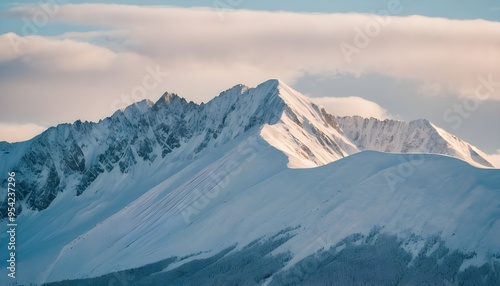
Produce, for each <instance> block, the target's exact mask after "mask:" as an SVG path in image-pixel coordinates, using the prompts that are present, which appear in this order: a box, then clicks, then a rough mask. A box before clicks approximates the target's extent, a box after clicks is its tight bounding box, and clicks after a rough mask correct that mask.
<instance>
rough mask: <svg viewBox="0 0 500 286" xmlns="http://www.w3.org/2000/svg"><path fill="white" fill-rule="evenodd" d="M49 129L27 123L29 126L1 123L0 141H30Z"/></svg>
mask: <svg viewBox="0 0 500 286" xmlns="http://www.w3.org/2000/svg"><path fill="white" fill-rule="evenodd" d="M46 129H47V127H45V126H41V125H37V124H32V123H27V124H3V123H0V139H1V140H0V141H7V142H20V141H25V140H29V139H31V138H33V137H35V136H36V135H38V134H40V133H41V132H43V131H45V130H46Z"/></svg>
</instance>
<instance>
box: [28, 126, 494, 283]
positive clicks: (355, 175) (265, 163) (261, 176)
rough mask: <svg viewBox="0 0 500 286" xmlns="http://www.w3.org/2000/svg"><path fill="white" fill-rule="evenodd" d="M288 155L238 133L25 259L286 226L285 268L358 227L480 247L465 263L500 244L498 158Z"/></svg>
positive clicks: (139, 256) (60, 266) (186, 244)
mask: <svg viewBox="0 0 500 286" xmlns="http://www.w3.org/2000/svg"><path fill="white" fill-rule="evenodd" d="M254 136H256V135H254ZM242 144H243V145H242ZM241 146H244V148H242V147H241ZM238 149H240V150H247V151H248V150H251V152H247V151H246V152H240V151H238ZM286 164H287V158H286V156H284V155H283V153H281V152H280V151H278V150H276V149H275V148H273V147H272V146H270V145H268V143H266V142H265V141H264V140H262V139H258V136H257V137H250V138H241V139H239V140H236V141H235V142H232V143H229V144H228V145H225V146H224V147H221V148H218V149H217V150H215V151H214V152H211V153H210V154H207V155H206V156H204V157H203V158H200V159H199V160H197V161H195V162H193V163H192V164H190V165H189V166H187V167H186V168H184V169H183V170H181V171H180V172H177V173H176V174H175V175H174V176H171V177H169V178H167V179H166V180H165V181H163V182H161V183H159V184H158V185H156V186H155V187H152V188H150V189H149V190H148V191H147V192H145V193H144V194H143V195H142V196H140V197H139V198H138V199H136V200H135V201H134V202H132V203H130V204H129V205H127V206H126V207H125V208H123V209H122V210H120V211H118V212H116V213H115V214H114V215H112V216H111V217H109V218H108V219H105V220H104V221H102V222H100V223H98V224H97V225H96V226H95V227H92V228H91V229H89V230H88V231H85V232H82V233H81V234H80V235H78V237H75V239H73V240H72V241H68V242H66V243H64V244H60V243H59V242H57V241H56V242H54V241H53V240H50V239H44V241H45V243H46V244H45V245H44V246H45V247H51V245H57V248H60V251H59V252H57V256H52V257H50V259H49V258H47V257H44V258H41V257H38V259H35V260H32V261H29V262H31V263H32V264H27V263H25V264H20V267H24V268H29V269H33V270H34V271H33V273H39V274H40V273H41V275H40V276H38V277H37V281H38V282H41V281H55V280H62V279H69V278H72V279H74V278H85V277H91V276H98V275H101V274H105V273H109V272H113V271H117V270H122V269H129V268H133V267H138V266H142V265H145V264H147V263H152V262H156V261H159V260H161V259H165V258H168V257H171V256H179V257H182V256H187V255H194V256H192V259H201V258H206V257H210V256H212V255H214V254H215V253H217V252H219V251H222V250H223V249H225V248H227V247H229V246H232V245H236V249H235V250H234V252H237V251H240V250H241V249H242V248H244V247H245V246H246V245H247V244H249V243H251V242H252V241H254V240H255V239H258V238H261V237H265V236H269V235H271V234H273V233H276V232H279V231H280V230H283V229H286V228H288V227H289V228H294V229H295V231H294V233H295V236H293V237H292V238H291V239H290V240H288V241H287V242H286V243H285V244H283V245H282V246H281V247H280V248H278V249H277V250H276V251H275V252H274V253H275V254H278V253H280V252H288V251H289V252H290V253H291V254H292V259H291V260H290V261H289V262H288V263H287V265H286V266H285V267H284V268H283V270H284V269H287V268H289V267H291V266H292V265H294V264H295V263H297V262H298V261H300V260H301V259H302V258H305V257H307V256H308V255H310V254H312V253H314V252H315V251H318V250H320V249H321V248H324V247H329V246H333V245H335V244H336V243H338V242H340V241H341V240H342V239H343V238H345V237H347V236H349V235H350V234H354V233H361V234H365V235H368V234H369V233H370V231H371V230H372V229H373V228H374V227H380V228H382V229H383V232H384V233H388V234H395V235H397V236H398V237H400V238H401V239H406V240H407V241H409V243H407V245H406V246H405V247H406V249H408V251H410V252H411V253H413V254H414V255H417V254H418V253H419V252H420V250H422V248H424V246H425V245H424V242H425V241H426V239H427V238H429V237H432V236H438V237H440V239H442V240H444V242H445V245H446V247H448V248H450V249H451V250H459V251H462V252H465V253H468V252H471V251H475V252H476V254H477V255H476V256H474V257H472V258H471V259H467V260H466V261H465V262H464V263H463V264H464V267H466V266H469V265H479V266H480V265H483V264H484V263H490V262H492V261H495V259H496V258H495V257H498V255H500V244H499V243H498V239H497V238H498V235H499V234H500V220H499V218H500V209H499V208H498V202H499V201H500V171H498V170H487V169H476V168H474V167H472V166H470V165H469V164H467V163H465V162H462V161H459V160H457V159H454V158H449V157H445V156H438V155H419V156H416V155H404V154H399V155H398V154H392V155H391V154H384V153H376V152H362V153H359V154H355V155H353V156H349V157H347V158H344V159H342V160H338V161H336V162H334V163H331V164H328V165H326V166H323V167H319V168H312V169H289V168H287V167H286ZM404 168H409V169H410V170H412V171H411V172H409V173H408V171H404V172H402V171H401V169H404ZM404 170H406V169H404ZM391 176H400V177H402V178H403V179H404V182H400V181H392V180H390V179H388V178H391ZM138 180H139V181H141V180H140V179H138ZM127 192H128V191H127ZM85 196H88V197H91V196H90V193H89V195H87V194H85V195H83V197H85ZM56 205H59V204H56ZM79 205H80V204H76V206H79ZM51 209H52V207H51V208H49V209H48V210H47V211H44V212H41V213H39V214H33V216H32V217H25V220H26V221H29V220H31V219H34V220H40V221H45V222H48V221H51V220H52V219H53V217H54V216H55V215H58V217H59V221H58V223H59V224H61V223H64V221H65V220H66V223H68V224H71V223H74V222H73V221H72V220H71V218H70V217H69V216H66V215H65V214H66V213H67V212H68V211H70V210H69V208H68V209H66V210H62V209H59V210H58V211H57V212H56V213H57V214H56V213H53V212H51ZM229 214H230V215H229ZM88 215H89V216H93V212H92V213H90V214H88ZM24 224H25V223H23V224H21V225H24ZM47 227H48V226H47V225H44V226H43V228H47ZM52 227H53V228H56V229H57V226H55V225H53V226H52ZM22 231H23V232H25V233H27V234H29V233H37V232H38V231H39V229H37V228H34V227H33V226H30V227H27V228H26V229H23V230H22ZM46 231H47V232H49V233H52V232H53V231H54V229H49V230H46ZM44 237H45V234H44V235H42V236H40V238H44ZM319 238H321V240H320V242H321V243H319V242H318V239H319ZM37 245H39V242H36V241H31V242H30V241H28V242H24V243H23V244H22V245H21V247H20V249H29V250H30V251H33V249H34V248H35V246H37ZM41 261H44V263H40V262H41ZM180 265H182V263H179V264H177V265H173V266H171V267H174V268H175V267H178V266H180Z"/></svg>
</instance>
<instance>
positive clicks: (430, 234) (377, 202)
mask: <svg viewBox="0 0 500 286" xmlns="http://www.w3.org/2000/svg"><path fill="white" fill-rule="evenodd" d="M0 148H1V149H0V150H1V153H0V160H1V161H2V162H3V163H2V165H1V166H0V171H1V172H4V173H6V172H8V171H15V172H16V180H18V187H17V192H18V200H19V202H20V203H19V204H18V205H17V208H18V213H20V215H19V217H18V224H19V233H23V235H22V236H19V238H18V239H19V241H18V246H19V247H18V248H19V257H21V258H22V259H21V260H20V262H19V268H20V269H30V270H31V271H30V273H29V274H26V275H23V279H24V280H25V281H21V282H22V283H26V284H29V283H44V282H53V281H60V280H64V279H90V278H93V277H97V276H100V275H106V274H110V273H114V275H115V276H116V275H118V274H117V273H120V275H123V274H124V273H128V274H127V275H129V274H133V275H132V276H133V278H131V279H132V280H131V282H130V283H129V284H130V285H155V284H161V281H169V283H171V284H172V285H185V284H186V283H187V282H189V281H191V282H190V283H194V284H197V283H196V281H202V280H201V279H203V278H206V279H208V278H207V277H212V278H210V279H214V280H213V281H212V280H211V281H212V282H213V283H215V284H217V283H218V282H217V281H219V280H217V279H219V278H221V277H225V278H224V279H234V281H233V280H231V281H232V282H233V283H232V284H251V285H253V284H265V285H289V284H300V283H298V282H297V281H299V282H300V281H302V282H303V283H304V284H308V283H309V284H317V283H316V282H317V281H318V280H315V279H319V280H321V279H323V278H324V277H323V276H322V275H326V274H325V273H337V274H336V275H337V276H335V277H336V278H335V279H337V278H338V279H339V280H338V281H344V282H345V281H350V280H349V279H352V277H353V276H352V275H353V274H352V273H351V272H349V271H352V265H351V266H349V265H347V264H345V263H346V262H345V261H351V259H346V257H349V255H352V254H353V253H365V254H366V257H368V256H369V257H372V258H373V257H375V258H374V259H373V261H371V262H370V263H373V265H372V266H373V267H370V269H372V268H376V269H378V268H377V267H375V266H376V265H392V266H394V267H393V269H399V270H398V271H396V272H394V273H391V274H390V275H388V276H387V277H388V278H387V279H389V280H390V281H382V280H380V281H379V280H377V281H378V282H377V283H375V284H388V283H389V282H390V283H389V284H394V283H395V282H394V281H407V282H408V281H409V282H408V283H410V284H412V283H413V284H422V283H423V284H425V282H426V281H427V280H425V279H423V280H422V281H423V282H422V281H417V280H412V279H415V277H420V276H419V275H418V273H420V272H425V271H426V269H433V272H432V271H431V272H430V273H428V275H429V277H431V278H432V277H442V279H443V281H445V282H446V281H467V279H472V278H474V279H476V278H477V277H479V276H481V275H482V276H481V277H482V278H480V279H483V280H484V279H496V278H495V276H494V273H495V271H496V270H495V269H497V270H499V269H500V268H498V267H499V266H498V262H496V261H497V260H495V259H498V257H500V246H499V245H498V239H497V238H498V234H499V228H498V223H496V222H497V221H498V201H499V200H500V197H499V195H500V193H499V192H498V187H499V186H500V173H499V171H498V170H493V169H480V168H476V167H477V166H479V167H490V166H491V165H490V164H489V163H488V162H487V161H486V160H485V159H484V157H483V155H482V153H481V152H480V151H479V150H478V149H477V148H475V147H473V146H471V145H470V144H468V143H466V142H465V141H463V140H460V139H459V138H457V137H455V136H453V135H451V134H449V133H447V132H445V131H444V130H442V129H440V128H438V127H437V126H435V125H433V124H432V123H430V122H429V121H426V120H418V121H412V122H402V121H394V120H384V121H380V120H376V119H365V118H361V117H356V116H354V117H335V116H334V115H333V114H329V113H328V112H327V111H326V110H325V109H324V108H322V107H321V106H319V105H317V104H315V103H314V102H313V101H312V100H311V99H309V98H307V97H305V96H303V95H302V94H300V93H299V92H297V91H295V90H293V89H292V88H290V87H289V86H287V85H286V84H284V83H283V82H281V81H279V80H269V81H266V82H264V83H262V84H260V85H258V86H257V87H254V88H248V87H246V86H244V85H236V86H234V87H233V88H230V89H228V90H226V91H224V92H222V93H220V95H219V96H217V97H215V98H214V99H212V100H211V101H209V102H207V103H206V104H196V103H193V102H188V101H187V100H185V99H183V98H181V97H179V96H178V95H176V94H171V93H165V94H164V95H163V96H162V97H161V98H160V99H159V100H158V101H157V102H155V103H153V102H150V101H148V100H145V101H141V102H139V103H136V104H133V105H131V106H129V107H127V108H125V109H124V110H120V111H117V112H115V113H114V114H113V115H112V116H111V117H108V118H106V119H103V120H102V121H100V122H99V123H92V122H81V121H77V122H75V123H74V124H62V125H59V126H57V127H52V128H50V129H48V130H47V131H45V132H43V133H42V134H40V135H38V136H37V137H35V138H33V139H32V140H30V141H26V142H21V143H14V144H6V143H2V144H0ZM374 151H380V152H374ZM381 152H386V153H381ZM388 153H398V154H388ZM404 153H412V154H404ZM415 153H418V154H415ZM432 153H435V154H432ZM436 154H440V155H436ZM441 155H446V156H441ZM452 157H455V158H452ZM4 183H5V182H4ZM6 207H7V200H5V199H4V201H3V205H2V214H3V218H5V215H6V212H5V210H6ZM0 238H2V241H4V238H6V236H5V234H2V235H0ZM377 249H378V250H381V249H383V250H384V255H375V254H376V251H378V250H377ZM374 251H375V252H374ZM374 253H375V254H374ZM386 253H389V254H390V255H389V254H388V256H385V254H386ZM365 254H363V255H365ZM317 255H326V256H321V257H322V258H321V260H319V261H318V256H317ZM235 261H238V262H237V263H236V262H235ZM241 261H247V266H245V265H240V266H241V267H240V268H238V269H234V265H236V264H238V263H242V262H241ZM311 261H313V262H314V263H316V265H317V267H316V268H315V269H313V270H307V271H306V272H304V271H303V269H301V268H300V267H301V265H302V264H301V263H306V264H307V263H309V262H311ZM342 261H344V262H342ZM363 261H364V260H363ZM440 261H441V262H442V261H452V262H453V263H452V264H451V265H453V267H451V268H446V269H445V268H443V267H441V266H439V265H440V264H439V263H440ZM235 263H236V264H235ZM343 263H344V264H343ZM450 263H451V262H450ZM495 263H496V264H495ZM238 265H239V264H238ZM138 267H143V268H138ZM297 267H298V268H297ZM335 267H337V268H335ZM474 267H475V268H474ZM495 267H496V268H495ZM130 269H133V270H130ZM242 269H243V270H242ZM478 269H479V270H478ZM327 270H328V271H327ZM464 270H467V271H469V272H467V275H465V276H463V275H462V274H460V273H462V272H461V271H464ZM121 271H125V272H121ZM127 271H128V272H127ZM224 271H225V272H224ZM242 271H243V272H242ZM322 271H326V272H324V273H323V272H322ZM332 271H333V272H332ZM335 271H337V272H335ZM182 273H185V275H188V276H185V275H183V274H182ZM186 273H188V274H186ZM241 273H244V274H245V275H246V276H242V275H243V274H241ZM478 273H479V274H478ZM492 273H493V274H492ZM382 274H384V275H385V274H387V272H385V271H382V272H381V273H379V274H377V275H380V277H379V276H377V277H378V278H377V277H376V278H377V279H382V278H381V277H385V276H384V275H382ZM189 275H192V276H189ZM197 275H198V276H197ZM461 275H462V276H461ZM491 275H493V276H491ZM424 276H425V275H424ZM490 276H491V277H493V278H491V277H490ZM106 277H107V278H106ZM290 277H292V278H293V279H292V278H290ZM349 277H351V278H349ZM363 277H364V276H363ZM367 277H368V278H369V276H366V277H364V278H366V279H368V278H367ZM471 277H472V278H471ZM488 277H489V278H488ZM111 278H112V277H111ZM111 278H110V277H108V276H103V277H100V278H95V279H98V280H92V279H90V280H88V281H87V280H84V281H77V282H75V283H76V284H78V283H87V284H88V285H97V284H99V283H101V284H102V283H105V284H107V283H109V279H111ZM288 278H290V279H292V280H291V281H292V282H289V283H288V284H287V283H286V281H287V279H288ZM364 278H363V279H364ZM372 278H373V277H372ZM431 278H429V279H431ZM0 279H4V278H0ZM99 279H101V280H99ZM106 279H108V280H106ZM186 279H187V280H186ZM197 279H200V280H197ZM221 279H222V278H221ZM248 279H250V280H248ZM297 279H298V280H297ZM332 279H333V278H332ZM343 279H345V280H343ZM373 279H375V278H373ZM384 279H385V278H384ZM405 279H406V280H405ZM460 279H462V280H460ZM464 279H465V280H464ZM477 279H479V278H477ZM483 280H481V281H483ZM0 281H3V280H0ZM193 281H195V282H193ZM314 281H316V282H314ZM368 281H372V282H373V280H370V279H368ZM484 281H486V280H484ZM492 281H493V280H492ZM205 282H206V281H205ZM365 282H366V281H365ZM393 282H394V283H393ZM445 282H443V283H444V284H446V283H445ZM346 283H347V282H346ZM464 283H465V282H464ZM341 284H345V283H341ZM56 285H57V284H56ZM62 285H65V284H64V283H63V284H62ZM84 285H86V284H84Z"/></svg>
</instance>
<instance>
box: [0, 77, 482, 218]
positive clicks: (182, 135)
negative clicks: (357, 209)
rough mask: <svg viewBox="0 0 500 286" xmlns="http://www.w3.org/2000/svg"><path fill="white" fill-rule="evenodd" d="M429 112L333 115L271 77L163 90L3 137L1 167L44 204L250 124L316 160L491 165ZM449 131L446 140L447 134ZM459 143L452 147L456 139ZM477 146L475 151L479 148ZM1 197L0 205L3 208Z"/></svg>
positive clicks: (202, 147)
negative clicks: (207, 95)
mask: <svg viewBox="0 0 500 286" xmlns="http://www.w3.org/2000/svg"><path fill="white" fill-rule="evenodd" d="M437 130H440V129H438V128H437V127H435V126H434V125H432V124H431V123H429V122H428V121H425V120H421V121H415V122H410V123H405V122H398V121H378V120H376V119H364V118H361V117H343V118H335V117H334V116H333V115H331V114H329V113H328V112H326V111H325V110H324V109H323V108H322V107H320V106H318V105H316V104H314V103H313V102H311V101H310V100H309V99H307V98H306V97H304V96H303V95H301V94H300V93H298V92H297V91H294V90H292V89H291V88H289V87H288V86H286V85H285V84H284V83H282V82H280V81H278V80H270V81H267V82H265V83H263V84H261V85H259V86H257V87H256V88H248V87H246V86H244V85H237V86H235V87H233V88H231V89H229V90H226V91H224V92H222V93H221V94H220V95H219V96H218V97H216V98H214V99H213V100H211V101H210V102H208V103H206V104H203V103H202V104H196V103H194V102H187V101H186V100H185V99H184V98H181V97H179V96H177V95H176V94H172V93H165V94H164V95H163V96H162V97H161V98H160V99H159V100H158V101H157V102H156V103H153V102H151V101H148V100H144V101H141V102H138V103H136V104H133V105H131V106H129V107H127V108H126V109H125V110H123V111H117V112H116V113H115V114H113V115H112V116H111V117H108V118H106V119H104V120H101V121H99V122H98V123H93V122H82V121H76V122H75V123H73V124H61V125H58V126H57V127H52V128H49V129H48V130H47V131H45V132H43V133H42V134H40V135H39V136H37V137H35V138H33V139H32V140H30V141H27V142H21V143H13V144H8V143H6V142H2V143H1V144H0V160H1V161H2V162H5V163H4V164H2V167H0V168H1V171H2V172H4V173H5V172H7V171H16V172H17V173H18V174H19V176H20V177H22V178H23V180H21V181H20V182H19V186H18V188H17V192H18V199H19V200H21V201H22V202H23V203H22V204H18V212H21V211H22V207H23V206H24V207H28V208H30V209H33V210H44V209H46V208H47V207H48V206H49V205H50V204H51V202H52V201H53V200H54V199H55V198H56V197H57V196H58V194H59V193H61V192H64V191H67V192H74V193H75V195H76V196H79V195H81V194H82V193H83V192H85V190H86V189H87V188H88V187H89V186H90V185H91V184H92V183H93V182H94V181H95V180H96V179H97V178H98V177H99V176H101V175H103V174H105V173H109V172H111V171H112V170H114V169H119V170H120V172H121V173H123V174H126V173H128V172H129V171H130V170H131V168H134V166H135V165H136V164H137V163H138V162H145V163H146V164H151V163H152V162H154V161H155V160H167V161H172V162H174V161H190V160H194V159H195V158H197V157H199V156H201V155H202V154H204V153H206V152H209V150H212V149H213V148H216V147H217V146H220V145H223V144H225V143H227V142H229V141H231V140H232V139H234V138H236V137H238V136H240V135H242V134H243V133H247V132H250V131H251V132H260V136H262V137H263V138H264V139H265V140H266V141H267V142H269V143H270V144H271V145H272V146H274V147H276V148H277V149H279V150H281V151H283V152H284V153H285V154H286V155H287V156H288V157H289V166H290V167H316V166H320V165H324V164H327V163H330V162H332V161H335V160H337V159H340V158H343V157H345V156H348V155H350V154H353V153H356V152H359V151H360V150H379V151H384V152H403V153H405V152H424V153H438V154H445V155H450V156H455V157H457V158H460V159H463V160H466V161H469V162H471V163H478V164H479V165H482V166H491V165H490V164H489V163H488V162H487V161H486V160H485V159H484V158H483V157H481V155H479V154H478V153H477V152H476V151H477V150H476V151H475V149H474V148H473V147H472V146H470V145H469V144H467V143H466V142H464V141H461V140H460V139H458V138H456V137H454V136H452V135H449V134H447V133H446V132H444V131H442V130H440V131H437ZM450 136H451V137H453V140H454V141H453V140H452V141H453V142H452V143H457V142H458V144H450V140H447V138H449V137H450ZM457 146H458V147H457ZM479 152H480V151H479ZM5 210H6V200H5V201H3V204H2V205H1V207H0V211H1V213H2V218H4V217H5V216H6V211H5Z"/></svg>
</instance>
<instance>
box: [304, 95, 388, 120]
mask: <svg viewBox="0 0 500 286" xmlns="http://www.w3.org/2000/svg"><path fill="white" fill-rule="evenodd" d="M311 99H312V100H313V101H314V102H316V103H317V104H319V105H322V106H323V107H324V108H325V109H326V110H327V111H328V112H329V113H331V114H333V115H335V116H351V115H359V116H362V117H366V118H370V117H375V118H378V119H389V118H393V116H391V115H390V114H389V113H387V110H385V109H384V108H383V107H381V106H380V105H378V104H377V103H375V102H373V101H369V100H366V99H364V98H361V97H357V96H350V97H319V98H311Z"/></svg>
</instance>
